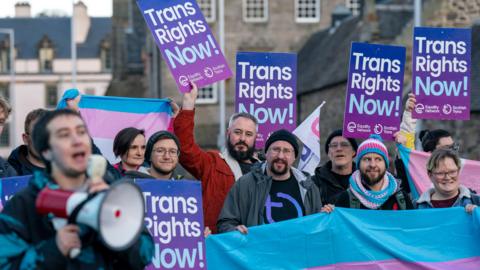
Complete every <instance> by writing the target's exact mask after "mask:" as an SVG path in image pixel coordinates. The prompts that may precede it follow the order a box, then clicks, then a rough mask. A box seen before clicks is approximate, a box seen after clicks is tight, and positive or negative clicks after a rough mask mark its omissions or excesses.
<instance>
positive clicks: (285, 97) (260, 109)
mask: <svg viewBox="0 0 480 270" xmlns="http://www.w3.org/2000/svg"><path fill="white" fill-rule="evenodd" d="M296 93H297V55H296V54H293V53H256V52H239V53H237V77H236V94H235V111H236V112H248V113H250V114H252V115H253V116H255V117H256V118H257V120H258V124H259V127H258V136H257V144H256V148H257V149H260V148H263V147H264V145H265V142H266V140H267V138H268V136H269V135H270V133H272V132H274V131H276V130H278V129H282V128H283V129H287V130H289V131H293V130H294V129H295V127H296V126H297V113H296V111H297V105H296V104H297V95H296Z"/></svg>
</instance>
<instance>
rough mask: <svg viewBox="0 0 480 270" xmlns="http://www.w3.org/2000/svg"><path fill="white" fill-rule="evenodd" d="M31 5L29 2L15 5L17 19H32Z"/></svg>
mask: <svg viewBox="0 0 480 270" xmlns="http://www.w3.org/2000/svg"><path fill="white" fill-rule="evenodd" d="M30 17H32V15H31V12H30V4H29V3H28V2H18V3H16V4H15V18H30Z"/></svg>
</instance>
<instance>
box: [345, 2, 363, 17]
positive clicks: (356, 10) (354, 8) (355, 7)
mask: <svg viewBox="0 0 480 270" xmlns="http://www.w3.org/2000/svg"><path fill="white" fill-rule="evenodd" d="M360 1H361V0H345V6H346V7H347V8H348V9H350V12H352V15H353V16H358V15H360V11H361V8H362V4H361V3H360Z"/></svg>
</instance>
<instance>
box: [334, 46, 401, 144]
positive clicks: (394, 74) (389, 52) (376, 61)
mask: <svg viewBox="0 0 480 270" xmlns="http://www.w3.org/2000/svg"><path fill="white" fill-rule="evenodd" d="M404 67H405V48H404V47H399V46H388V45H377V44H366V43H356V42H354V43H352V49H351V52H350V68H349V75H348V86H347V97H346V99H345V117H344V118H343V135H344V136H345V137H352V138H367V137H368V136H369V135H370V134H374V133H375V134H378V135H380V136H381V137H382V138H383V139H384V140H393V134H394V133H395V132H397V131H398V130H399V129H400V116H401V112H402V103H401V95H402V88H403V72H404Z"/></svg>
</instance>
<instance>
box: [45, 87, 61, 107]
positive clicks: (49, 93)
mask: <svg viewBox="0 0 480 270" xmlns="http://www.w3.org/2000/svg"><path fill="white" fill-rule="evenodd" d="M45 100H46V104H45V107H47V108H55V107H56V106H57V102H58V93H57V86H56V85H47V86H46V89H45Z"/></svg>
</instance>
